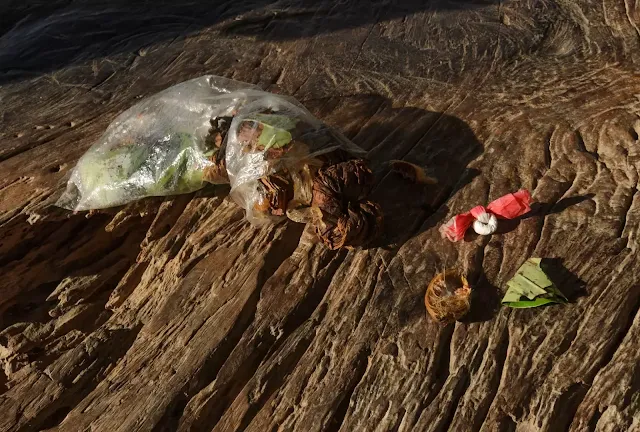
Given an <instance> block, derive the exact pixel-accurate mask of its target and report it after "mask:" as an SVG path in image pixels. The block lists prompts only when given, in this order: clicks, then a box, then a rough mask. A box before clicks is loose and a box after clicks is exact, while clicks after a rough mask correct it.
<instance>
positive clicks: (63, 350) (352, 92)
mask: <svg viewBox="0 0 640 432" xmlns="http://www.w3.org/2000/svg"><path fill="white" fill-rule="evenodd" d="M0 16H1V17H2V18H1V19H0V32H1V36H0V101H1V102H0V126H1V127H0V173H1V176H0V269H1V270H0V271H1V275H2V277H1V278H0V330H1V331H0V364H1V365H2V368H1V369H0V412H1V413H2V415H1V416H0V430H2V431H40V430H51V431H54V430H55V431H109V432H111V431H127V432H129V431H256V432H263V431H276V430H279V431H294V430H295V431H335V430H341V431H445V430H450V431H521V432H530V431H564V430H569V431H634V430H635V431H638V430H640V392H639V389H640V363H639V360H640V354H639V352H640V314H639V313H638V309H639V306H640V289H639V287H638V279H637V275H638V274H639V273H640V264H639V261H638V259H637V255H636V254H637V246H638V239H639V234H640V194H638V193H637V192H638V176H639V168H640V142H639V140H638V137H639V135H640V117H639V115H640V76H639V75H638V72H637V70H638V61H639V60H640V59H639V56H640V30H639V26H640V5H639V4H638V3H637V2H635V1H633V0H601V1H594V0H572V1H567V0H502V1H495V2H494V1H490V0H484V1H481V0H477V1H473V0H466V1H453V0H450V1H445V0H442V1H440V0H434V1H426V0H425V1H422V2H418V1H413V2H395V1H388V0H385V1H357V0H345V1H341V2H335V1H330V0H320V1H313V2H312V1H294V0H280V1H268V0H252V1H249V0H247V1H245V0H235V1H219V2H205V1H194V0H185V1H179V2H169V1H164V0H157V1H154V2H147V1H137V0H129V1H127V2H121V1H96V0H89V1H82V2H80V1H74V0H52V1H48V2H44V1H35V0H19V1H17V0H16V1H12V0H8V1H5V2H3V4H2V5H1V6H0ZM208 73H212V74H217V75H223V76H226V77H232V78H235V79H237V80H242V81H247V82H251V83H255V84H259V85H261V86H262V87H263V88H265V89H267V90H270V91H273V92H277V93H283V94H289V95H293V96H295V97H296V98H297V99H298V100H300V101H301V102H302V103H304V104H305V105H306V106H307V107H308V108H309V109H310V110H311V111H312V112H313V113H314V114H315V115H316V116H317V117H319V118H320V119H322V120H323V121H325V122H327V123H328V124H331V125H333V126H335V127H337V128H339V129H341V130H342V131H343V132H344V133H345V134H346V135H347V136H348V137H349V138H351V139H352V140H353V141H354V142H355V143H357V144H358V145H360V146H361V147H363V148H364V149H366V150H367V151H369V156H370V159H371V160H372V162H373V164H374V166H375V167H376V174H377V177H378V180H377V183H376V188H375V191H374V197H375V199H377V200H379V201H380V202H381V203H382V206H383V208H384V210H385V212H386V216H387V218H386V227H385V234H384V237H383V239H382V240H381V241H380V242H379V244H378V245H376V247H372V248H369V249H366V250H354V251H338V252H332V251H329V250H327V249H326V248H324V247H323V246H322V245H320V244H318V243H317V242H316V241H315V240H314V237H313V235H312V234H311V233H309V232H307V231H306V230H305V229H304V228H303V227H302V226H300V225H297V224H294V223H283V224H280V225H275V226H269V227H264V228H260V229H256V228H253V227H251V226H250V225H249V224H248V223H247V222H245V221H244V219H243V213H242V211H241V210H240V209H239V208H238V207H237V206H236V205H235V204H234V203H233V202H231V201H230V200H229V199H228V198H227V196H226V195H227V192H228V190H226V189H225V188H224V187H217V188H216V187H210V188H206V189H204V190H202V191H200V192H198V193H195V194H191V195H186V196H179V197H174V198H166V199H161V198H160V199H149V200H145V201H143V202H141V203H136V204H131V205H129V206H127V207H125V208H120V209H115V210H113V211H108V212H102V213H98V214H93V215H90V216H87V215H84V214H76V215H70V214H67V213H66V212H63V211H58V210H55V209H54V208H52V207H51V204H52V203H53V202H55V199H56V198H57V196H58V195H59V194H60V193H61V191H62V189H63V187H64V183H65V176H66V175H67V174H68V173H69V171H70V169H71V168H72V167H73V165H74V164H75V162H76V161H77V159H78V158H79V157H80V156H81V155H82V153H83V152H84V151H85V150H86V149H87V148H88V147H89V146H90V145H91V143H92V142H93V141H94V140H95V139H96V138H97V137H98V136H99V135H100V134H101V133H102V131H103V130H104V129H105V128H106V126H107V125H108V124H109V122H110V121H111V120H112V119H113V118H114V117H115V116H116V115H117V114H118V113H119V112H121V111H123V110H124V109H126V108H127V107H129V106H130V105H132V104H134V103H135V102H137V101H138V100H140V98H143V97H145V96H148V95H150V94H152V93H154V92H157V91H159V90H161V89H164V88H166V87H168V86H170V85H172V84H175V83H178V82H180V81H183V80H186V79H190V78H194V77H197V76H200V75H203V74H208ZM389 159H404V160H406V161H409V162H413V163H416V164H419V165H421V166H423V167H425V168H427V169H428V170H429V172H430V174H432V175H433V176H435V177H437V178H438V180H439V183H438V184H437V185H429V186H424V187H423V186H418V185H412V184H408V183H406V182H404V181H403V180H402V179H400V178H398V177H397V176H396V175H394V174H393V173H390V172H389V171H388V169H387V168H386V165H385V161H387V160H389ZM520 188H528V189H529V190H531V191H532V193H533V196H534V198H535V199H536V201H537V202H538V203H539V205H538V206H537V209H536V211H535V212H534V213H533V214H532V215H530V216H528V217H526V218H523V219H521V220H519V221H515V222H514V223H512V224H509V226H506V225H505V226H503V229H502V230H501V232H499V233H498V234H495V235H493V236H490V237H474V236H472V237H469V238H468V239H467V241H465V242H461V243H456V244H454V243H449V242H446V241H443V240H442V239H441V238H440V236H439V234H438V232H437V228H438V226H439V225H440V224H441V223H442V222H443V221H445V220H446V219H447V218H448V217H450V216H451V215H453V214H455V213H458V212H461V211H465V210H467V209H469V208H470V207H472V206H474V205H476V204H480V203H486V202H488V201H490V200H492V199H495V198H497V197H499V196H501V195H503V194H505V193H508V192H513V191H515V190H518V189H520ZM530 256H539V257H548V258H553V259H556V260H558V261H559V262H561V267H562V268H563V269H564V270H565V271H564V273H562V274H563V275H564V276H562V278H561V279H560V280H559V285H560V287H561V288H562V289H563V290H564V291H565V292H568V293H569V295H570V297H571V299H572V302H571V303H570V304H567V305H563V306H552V307H546V308H538V309H530V310H512V309H509V308H506V307H499V299H500V297H501V295H502V293H503V292H504V288H505V283H506V281H507V280H509V278H511V277H512V276H513V274H514V273H515V271H516V270H517V268H518V267H519V266H520V265H521V264H522V263H523V262H524V260H526V259H527V258H528V257H530ZM450 267H456V268H459V269H460V270H462V271H464V272H465V273H466V274H468V278H469V280H470V282H471V283H472V285H473V287H474V294H473V304H472V311H471V313H470V314H469V316H468V317H467V318H466V319H465V320H463V321H462V322H457V323H455V324H454V325H449V326H440V325H438V324H436V323H434V322H433V321H432V320H431V319H429V318H428V317H427V316H426V313H425V307H424V305H423V296H424V293H425V291H426V287H427V284H428V282H429V280H430V279H431V278H432V277H433V276H434V274H435V273H436V272H438V271H441V270H443V269H444V268H450Z"/></svg>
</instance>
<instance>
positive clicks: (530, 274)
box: [502, 258, 568, 308]
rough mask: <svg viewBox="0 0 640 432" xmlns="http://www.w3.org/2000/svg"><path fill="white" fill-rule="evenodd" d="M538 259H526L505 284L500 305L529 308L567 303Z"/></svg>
mask: <svg viewBox="0 0 640 432" xmlns="http://www.w3.org/2000/svg"><path fill="white" fill-rule="evenodd" d="M541 262H542V260H541V259H540V258H530V259H528V260H527V261H526V262H525V263H524V264H523V265H522V266H521V267H520V268H519V269H518V271H517V272H516V274H515V276H514V277H513V278H512V279H511V280H510V281H509V282H507V292H506V293H505V295H504V297H503V299H502V304H505V305H507V306H509V307H513V308H531V307H538V306H543V305H546V304H550V303H567V301H568V300H567V298H566V297H565V296H564V294H562V292H560V290H559V289H558V288H557V287H556V286H555V285H554V284H553V282H552V281H551V280H550V279H549V277H548V276H547V274H546V273H545V272H544V271H543V270H542V268H541V266H540V264H541Z"/></svg>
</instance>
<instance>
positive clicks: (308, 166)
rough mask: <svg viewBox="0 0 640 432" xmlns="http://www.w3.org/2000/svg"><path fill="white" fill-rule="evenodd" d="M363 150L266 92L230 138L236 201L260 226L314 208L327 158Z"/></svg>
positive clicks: (243, 112) (239, 116) (242, 114)
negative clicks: (314, 192) (297, 210)
mask: <svg viewBox="0 0 640 432" xmlns="http://www.w3.org/2000/svg"><path fill="white" fill-rule="evenodd" d="M338 150H340V151H343V152H345V153H347V154H349V155H350V156H351V157H362V156H364V152H363V150H361V149H360V148H359V147H357V146H356V145H355V144H353V143H351V141H349V140H348V139H346V138H345V137H344V136H342V135H341V134H340V133H338V132H337V131H335V130H333V129H332V128H330V127H328V126H326V125H324V124H323V123H322V122H320V121H319V120H318V119H316V118H315V117H314V116H313V115H312V114H311V113H310V112H309V111H307V110H306V109H305V108H304V107H303V106H302V105H300V104H299V103H298V102H297V101H296V100H294V99H292V98H288V97H283V96H279V95H274V94H271V93H264V94H263V95H262V96H261V97H259V98H257V99H255V100H252V101H251V102H249V103H247V104H246V105H244V106H243V107H242V108H240V109H239V110H238V112H237V113H236V115H235V116H234V118H233V121H232V122H231V126H230V129H229V132H228V135H227V145H226V165H227V172H228V175H229V180H230V183H231V196H232V198H233V199H234V201H236V202H237V203H238V204H239V205H240V206H241V207H243V208H244V209H245V211H246V217H247V219H248V220H249V221H250V222H251V223H252V224H254V225H260V224H262V223H265V222H269V221H273V220H278V219H282V218H284V216H285V213H286V211H287V210H290V209H292V208H293V209H294V210H295V207H296V206H302V207H306V206H309V205H310V204H311V199H312V190H311V189H312V183H313V177H314V174H315V172H316V171H317V169H318V168H320V167H321V166H322V165H323V164H324V163H325V162H326V159H325V160H323V159H322V157H323V155H327V154H329V153H332V152H336V151H338Z"/></svg>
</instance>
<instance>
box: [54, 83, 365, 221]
mask: <svg viewBox="0 0 640 432" xmlns="http://www.w3.org/2000/svg"><path fill="white" fill-rule="evenodd" d="M221 118H231V119H232V120H231V121H230V125H229V126H228V127H229V130H228V133H227V132H225V133H226V141H225V142H224V144H222V145H220V143H216V144H215V145H213V144H212V142H211V141H212V140H210V139H209V140H208V139H207V137H208V135H209V134H210V132H211V128H212V125H213V124H214V123H215V122H216V121H217V120H218V119H221ZM227 124H228V123H227ZM213 141H214V142H215V140H213ZM218 141H219V140H218ZM216 146H219V147H216ZM222 149H224V150H222ZM337 149H341V150H344V151H346V152H348V153H349V154H351V155H353V156H355V157H362V156H364V152H363V151H362V150H361V149H360V148H359V147H357V146H355V144H353V143H351V141H349V140H348V139H347V138H345V137H344V136H343V135H341V134H340V133H339V132H337V131H335V130H333V129H332V128H330V127H328V126H326V125H325V124H323V123H322V122H320V121H319V120H318V119H316V118H315V117H314V116H313V115H312V114H311V113H310V112H309V111H307V110H306V109H305V108H304V107H303V106H302V105H301V104H300V103H299V102H298V101H296V100H295V99H293V98H291V97H287V96H280V95H274V94H271V93H268V92H264V91H262V90H260V89H258V88H257V87H255V86H252V85H250V84H246V83H241V82H237V81H233V80H229V79H226V78H222V77H216V76H212V75H209V76H203V77H200V78H196V79H193V80H190V81H186V82H183V83H181V84H178V85H175V86H173V87H170V88H168V89H166V90H164V91H162V92H160V93H157V94H155V95H152V96H150V97H148V98H146V99H144V100H142V101H141V102H139V103H137V104H136V105H134V106H133V107H131V108H130V109H128V110H127V111H125V112H123V113H122V114H120V115H119V116H118V117H117V118H116V119H115V120H114V121H113V122H112V123H111V124H110V125H109V127H108V128H107V130H106V131H105V133H104V134H103V135H102V136H101V137H100V139H98V141H97V142H96V143H95V144H94V145H92V146H91V148H89V150H88V151H87V152H86V153H85V154H84V155H83V156H82V158H81V159H80V160H79V161H78V163H77V165H76V167H75V168H74V170H73V171H72V173H71V176H70V179H69V182H68V185H67V189H66V191H65V192H64V193H63V195H62V196H61V198H60V199H59V200H58V203H57V205H59V206H61V207H65V208H68V209H71V210H90V209H103V208H108V207H114V206H119V205H123V204H126V203H129V202H131V201H134V200H138V199H141V198H144V197H149V196H166V195H175V194H182V193H188V192H193V191H196V190H198V189H200V188H202V187H203V186H204V185H205V184H206V181H205V178H206V180H207V181H209V182H218V179H213V180H212V179H211V178H210V177H208V176H205V175H204V173H205V171H206V170H207V169H208V168H210V167H212V165H213V163H214V162H212V161H213V159H214V158H213V156H214V155H216V157H217V156H220V159H219V160H221V161H223V162H224V164H222V165H220V166H218V165H216V166H215V168H216V169H220V167H222V168H221V169H222V171H223V172H224V171H225V170H226V174H228V182H229V183H230V184H231V197H232V198H233V199H234V201H236V202H237V203H238V204H239V205H240V206H242V207H243V208H244V209H245V210H246V216H247V219H248V220H249V221H250V222H252V223H253V224H262V223H265V222H269V221H274V220H278V219H281V218H283V217H284V216H285V215H284V213H283V212H282V209H279V210H278V211H279V213H277V214H274V212H273V211H272V208H271V207H270V205H269V204H270V203H269V202H268V201H269V200H268V199H267V195H268V194H267V192H268V191H269V188H270V187H271V192H273V190H278V191H280V189H278V187H275V186H274V185H276V186H278V185H280V186H281V183H278V182H283V181H285V182H290V183H289V185H291V183H293V184H294V185H295V187H292V188H287V190H289V189H291V190H293V192H291V194H292V196H287V197H282V199H283V200H284V201H293V202H302V203H304V202H308V201H309V200H310V194H311V191H310V187H311V186H310V184H311V183H310V181H309V179H310V178H311V177H312V176H313V168H314V167H315V169H317V168H318V167H319V166H321V164H322V162H321V161H320V160H319V159H318V158H319V157H320V156H322V155H324V154H327V153H330V152H333V151H335V150H337ZM216 152H219V154H218V153H216ZM223 154H224V159H221V158H222V155H223ZM216 161H218V159H216ZM219 182H223V180H222V179H220V181H219ZM224 182H226V179H224ZM269 197H270V199H271V200H273V199H276V200H277V199H279V197H278V196H275V198H274V195H273V193H271V195H269ZM284 201H283V202H284ZM267 210H269V211H267ZM287 211H288V209H287Z"/></svg>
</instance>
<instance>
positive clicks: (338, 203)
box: [312, 159, 383, 250]
mask: <svg viewBox="0 0 640 432" xmlns="http://www.w3.org/2000/svg"><path fill="white" fill-rule="evenodd" d="M372 186H373V173H372V172H371V169H369V167H368V166H367V164H366V162H365V161H364V160H361V159H352V160H348V161H344V162H340V163H337V164H334V165H331V166H327V167H323V168H321V169H320V170H319V171H318V174H317V175H316V177H315V179H314V183H313V201H312V206H313V207H317V208H319V209H320V211H321V215H322V216H321V218H320V219H319V220H317V221H316V222H315V228H316V233H317V234H318V237H320V239H321V240H322V241H323V243H324V244H325V245H327V247H329V249H332V250H336V249H340V248H347V249H350V248H353V247H356V246H365V245H367V244H369V243H371V242H372V241H373V240H375V239H376V238H377V237H378V236H379V234H380V232H381V230H382V225H383V215H382V210H381V208H380V206H379V205H378V204H377V203H375V202H372V201H369V200H367V199H366V198H367V197H368V195H369V193H370V192H371V188H372Z"/></svg>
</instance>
